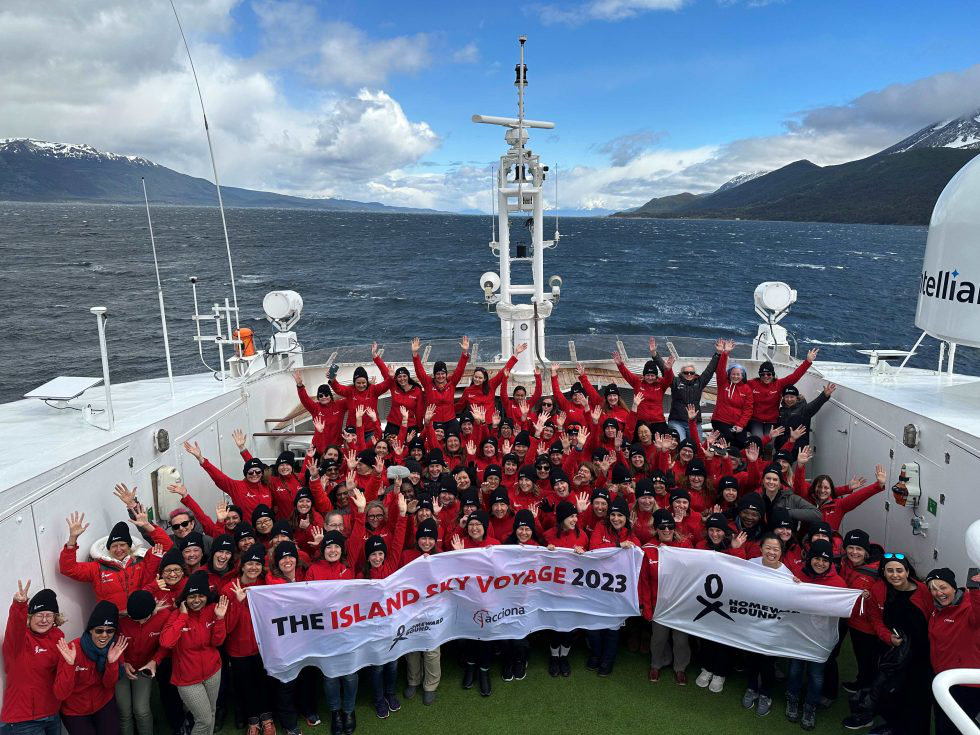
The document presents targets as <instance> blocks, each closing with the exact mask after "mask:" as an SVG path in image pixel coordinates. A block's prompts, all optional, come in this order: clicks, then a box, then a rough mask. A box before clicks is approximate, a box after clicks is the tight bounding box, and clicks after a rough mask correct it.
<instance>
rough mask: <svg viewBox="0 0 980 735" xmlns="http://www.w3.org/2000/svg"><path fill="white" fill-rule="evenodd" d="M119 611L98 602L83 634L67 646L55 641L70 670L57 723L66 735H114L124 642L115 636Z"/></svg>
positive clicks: (62, 641) (109, 604)
mask: <svg viewBox="0 0 980 735" xmlns="http://www.w3.org/2000/svg"><path fill="white" fill-rule="evenodd" d="M118 628H119V608H117V607H116V606H115V605H114V604H112V603H111V602H108V601H106V600H102V601H101V602H98V603H96V605H95V608H94V609H93V610H92V614H91V615H90V616H89V619H88V623H87V624H86V625H85V632H84V633H82V635H81V637H79V638H76V639H75V640H74V641H72V642H71V643H68V641H66V640H65V639H64V638H62V639H61V640H59V641H58V651H59V652H60V653H61V655H62V657H63V658H64V663H63V664H59V666H63V665H65V664H67V665H68V667H69V668H70V669H71V673H70V676H71V694H69V695H68V696H67V697H65V700H64V701H63V702H62V703H61V721H62V723H63V724H64V726H65V729H66V730H67V731H68V733H69V735H118V733H119V708H118V707H117V706H116V699H115V696H116V682H117V681H118V680H119V659H120V658H121V657H122V655H123V652H124V651H125V650H126V645H127V642H128V641H127V640H126V638H125V637H123V636H117V635H116V631H117V630H118Z"/></svg>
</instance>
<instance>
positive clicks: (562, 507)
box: [555, 500, 578, 528]
mask: <svg viewBox="0 0 980 735" xmlns="http://www.w3.org/2000/svg"><path fill="white" fill-rule="evenodd" d="M577 513H578V511H577V510H575V506H574V505H572V504H571V503H569V502H568V501H567V500H562V501H561V502H560V503H558V505H557V506H556V507H555V525H557V526H558V527H559V528H561V524H562V523H564V522H565V519H566V518H568V517H569V516H573V515H576V514H577Z"/></svg>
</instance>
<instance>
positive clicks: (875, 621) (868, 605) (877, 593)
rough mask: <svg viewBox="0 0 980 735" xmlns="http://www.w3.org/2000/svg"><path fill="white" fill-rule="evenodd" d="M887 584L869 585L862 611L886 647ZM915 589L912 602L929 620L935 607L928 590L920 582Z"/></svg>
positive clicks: (888, 639) (880, 581) (889, 634)
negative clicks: (869, 593) (867, 596)
mask: <svg viewBox="0 0 980 735" xmlns="http://www.w3.org/2000/svg"><path fill="white" fill-rule="evenodd" d="M804 581H805V580H804ZM887 584H888V583H887V582H885V580H883V579H878V580H875V583H874V584H873V585H871V599H869V600H866V601H865V603H864V610H865V612H867V614H868V620H870V621H871V629H872V631H873V632H874V634H875V635H877V636H878V637H879V638H880V639H881V640H882V641H884V642H885V643H887V644H888V645H891V642H892V632H891V629H890V628H888V626H886V625H885V600H886V599H887V594H888V588H887V586H886V585H887ZM915 587H916V589H915V592H913V593H912V602H913V604H915V606H916V607H918V608H919V609H920V610H921V611H922V615H923V616H924V617H925V619H926V620H929V617H930V616H931V615H932V610H933V608H934V607H935V603H934V602H933V601H932V595H931V594H929V590H928V588H927V587H926V586H925V585H924V584H922V582H915Z"/></svg>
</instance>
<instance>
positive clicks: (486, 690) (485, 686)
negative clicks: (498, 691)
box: [479, 669, 493, 697]
mask: <svg viewBox="0 0 980 735" xmlns="http://www.w3.org/2000/svg"><path fill="white" fill-rule="evenodd" d="M479 679H480V696H481V697H489V696H490V695H491V694H493V689H492V688H491V686H490V672H489V671H488V670H487V669H480V676H479Z"/></svg>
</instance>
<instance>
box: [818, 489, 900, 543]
mask: <svg viewBox="0 0 980 735" xmlns="http://www.w3.org/2000/svg"><path fill="white" fill-rule="evenodd" d="M848 489H849V488H848ZM884 489H885V486H884V485H879V484H878V483H877V482H873V483H871V484H870V485H867V486H865V487H862V488H860V489H859V490H855V491H854V492H852V493H850V492H849V493H848V494H847V495H837V496H836V497H834V496H833V495H831V497H829V498H827V500H825V501H824V502H823V503H817V502H816V501H815V500H813V498H812V497H811V498H810V502H812V503H813V504H814V505H816V506H817V508H819V509H820V513H821V515H823V519H824V520H825V521H826V522H827V523H829V524H830V527H831V528H833V529H834V530H835V531H838V530H840V524H841V523H842V522H843V521H844V514H845V513H849V512H850V511H852V510H854V509H855V508H857V507H858V506H859V505H861V503H863V502H864V501H865V500H867V499H868V498H871V497H873V496H875V495H877V494H878V493H880V492H881V491H882V490H884Z"/></svg>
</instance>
